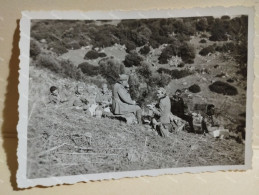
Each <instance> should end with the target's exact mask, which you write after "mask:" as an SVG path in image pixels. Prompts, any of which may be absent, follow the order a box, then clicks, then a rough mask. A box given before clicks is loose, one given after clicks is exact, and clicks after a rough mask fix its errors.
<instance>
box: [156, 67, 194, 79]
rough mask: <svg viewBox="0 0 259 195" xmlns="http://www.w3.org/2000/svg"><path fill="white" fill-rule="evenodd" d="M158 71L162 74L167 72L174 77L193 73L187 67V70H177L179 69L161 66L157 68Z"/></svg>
mask: <svg viewBox="0 0 259 195" xmlns="http://www.w3.org/2000/svg"><path fill="white" fill-rule="evenodd" d="M157 72H158V73H161V74H167V75H170V76H171V78H172V79H180V78H183V77H186V76H189V75H191V74H192V72H191V71H189V70H187V69H185V70H177V69H173V70H169V69H166V68H159V69H158V70H157Z"/></svg>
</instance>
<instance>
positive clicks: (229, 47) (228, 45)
mask: <svg viewBox="0 0 259 195" xmlns="http://www.w3.org/2000/svg"><path fill="white" fill-rule="evenodd" d="M235 49H236V45H235V44H234V43H232V42H231V43H225V44H223V45H222V46H217V47H216V49H215V50H216V51H219V52H228V51H230V52H233V51H234V50H235Z"/></svg>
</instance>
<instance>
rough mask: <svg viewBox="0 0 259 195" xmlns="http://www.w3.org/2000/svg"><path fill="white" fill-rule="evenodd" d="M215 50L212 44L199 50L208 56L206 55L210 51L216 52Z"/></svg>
mask: <svg viewBox="0 0 259 195" xmlns="http://www.w3.org/2000/svg"><path fill="white" fill-rule="evenodd" d="M214 52H215V48H214V46H213V45H210V46H208V47H205V48H203V49H202V50H201V51H200V52H199V54H200V55H202V56H206V55H208V54H209V53H214Z"/></svg>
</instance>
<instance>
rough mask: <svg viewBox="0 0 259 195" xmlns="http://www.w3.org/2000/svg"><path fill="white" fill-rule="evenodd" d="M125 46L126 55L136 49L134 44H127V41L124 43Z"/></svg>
mask: <svg viewBox="0 0 259 195" xmlns="http://www.w3.org/2000/svg"><path fill="white" fill-rule="evenodd" d="M125 46H126V52H127V53H130V52H131V51H132V50H135V49H136V47H137V46H136V45H135V43H133V42H129V41H127V42H126V43H125Z"/></svg>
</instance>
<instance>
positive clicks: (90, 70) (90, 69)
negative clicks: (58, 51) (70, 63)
mask: <svg viewBox="0 0 259 195" xmlns="http://www.w3.org/2000/svg"><path fill="white" fill-rule="evenodd" d="M78 68H79V69H80V70H81V71H82V72H83V73H84V74H86V75H88V76H96V75H98V74H99V73H100V68H99V66H94V65H92V64H89V63H88V62H83V63H81V64H79V65H78Z"/></svg>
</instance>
